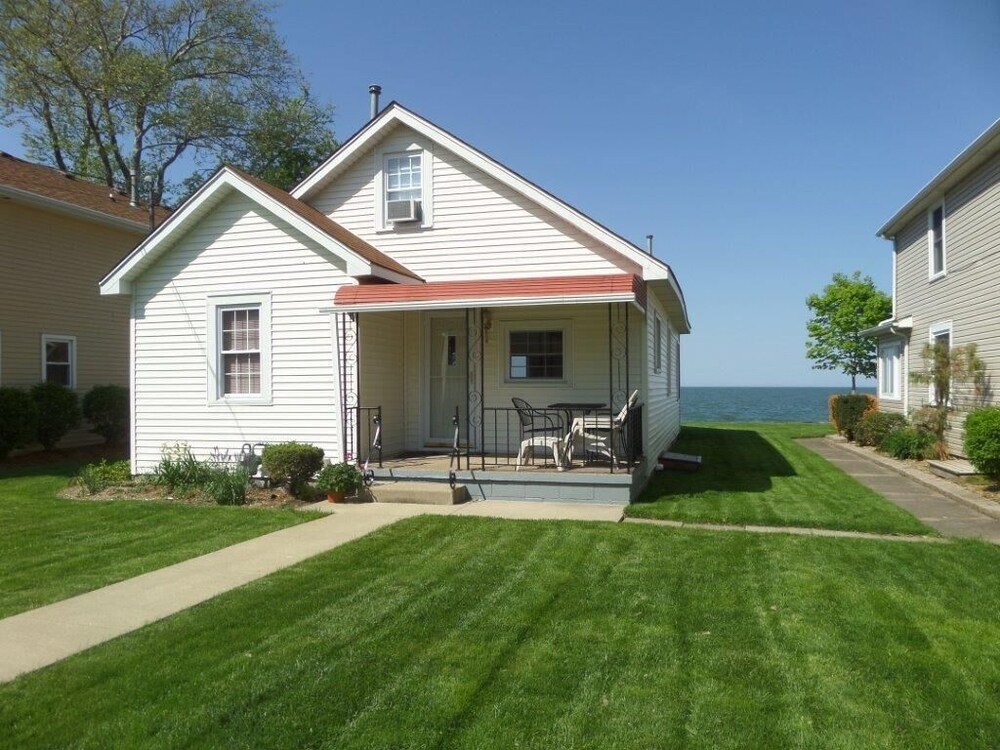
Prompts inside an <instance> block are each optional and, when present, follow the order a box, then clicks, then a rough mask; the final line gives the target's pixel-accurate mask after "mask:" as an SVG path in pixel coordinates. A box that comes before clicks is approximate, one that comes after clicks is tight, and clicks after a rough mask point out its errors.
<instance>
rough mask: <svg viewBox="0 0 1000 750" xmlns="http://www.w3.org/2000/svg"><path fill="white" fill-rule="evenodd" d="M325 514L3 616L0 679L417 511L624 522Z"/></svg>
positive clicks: (484, 507) (403, 511)
mask: <svg viewBox="0 0 1000 750" xmlns="http://www.w3.org/2000/svg"><path fill="white" fill-rule="evenodd" d="M314 508H315V509H316V510H323V511H325V512H328V513H330V516H329V517H327V518H322V519H319V520H316V521H310V522H308V523H303V524H299V525H298V526H292V527H290V528H287V529H282V530H281V531H275V532H273V533H271V534H266V535H264V536H260V537H257V538H255V539H250V540H248V541H245V542H241V543H240V544H234V545H233V546H231V547H225V548H224V549H220V550H217V551H215V552H210V553H209V554H207V555H202V556H201V557H196V558H193V559H191V560H185V561H184V562H181V563H177V564H176V565H171V566H169V567H166V568H161V569H159V570H154V571H152V572H150V573H146V574H144V575H141V576H137V577H136V578H130V579H128V580H125V581H121V582H120V583H115V584H112V585H110V586H105V587H104V588H101V589H97V590H96V591H91V592H88V593H86V594H80V595H79V596H74V597H73V598H71V599H64V600H63V601H60V602H56V603H55V604H49V605H47V606H44V607H39V608H38V609H33V610H29V611H28V612H22V613H21V614H18V615H14V616H12V617H8V618H6V619H3V620H0V683H2V682H7V681H9V680H12V679H14V678H15V677H17V676H18V675H19V674H23V673H25V672H30V671H32V670H35V669H40V668H41V667H44V666H48V665H49V664H53V663H55V662H57V661H59V660H61V659H65V658H66V657H67V656H71V655H72V654H76V653H79V652H80V651H84V650H86V649H88V648H90V647H91V646H96V645H97V644H99V643H104V642H105V641H109V640H111V639H112V638H116V637H118V636H120V635H124V634H125V633H129V632H131V631H133V630H137V629H138V628H141V627H143V626H144V625H148V624H149V623H152V622H156V621H157V620H160V619H163V618H164V617H168V616H169V615H172V614H175V613H176V612H180V611H181V610H183V609H187V608H188V607H193V606H194V605H196V604H199V603H201V602H204V601H206V600H208V599H211V598H212V597H214V596H218V595H219V594H221V593H224V592H226V591H229V590H231V589H234V588H237V587H238V586H242V585H244V584H246V583H250V582H251V581H255V580H257V579H258V578H263V577H264V576H266V575H269V574H271V573H274V572H275V571H278V570H281V569H282V568H287V567H289V566H291V565H294V564H296V563H298V562H302V561H303V560H305V559H307V558H310V557H313V556H314V555H318V554H320V553H322V552H326V551H327V550H331V549H333V548H334V547H339V546H340V545H341V544H345V543H347V542H350V541H353V540H354V539H357V538H359V537H361V536H364V535H365V534H369V533H371V532H373V531H375V530H377V529H380V528H382V527H383V526H388V525H389V524H391V523H395V522H396V521H398V520H400V519H403V518H410V517H412V516H417V515H422V514H433V515H466V516H484V517H492V518H511V519H566V520H580V521H608V522H612V523H617V522H618V521H620V520H621V518H622V514H623V510H624V509H623V508H622V507H621V506H616V505H597V504H592V503H586V504H585V503H532V502H502V501H496V500H491V501H485V502H479V503H467V504H465V505H457V506H447V505H445V506H442V505H389V504H384V503H370V504H364V505H333V506H331V505H329V504H327V503H322V504H320V503H317V504H316V506H314Z"/></svg>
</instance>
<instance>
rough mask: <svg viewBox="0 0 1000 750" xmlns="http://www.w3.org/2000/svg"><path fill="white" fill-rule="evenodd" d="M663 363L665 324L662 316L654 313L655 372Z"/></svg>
mask: <svg viewBox="0 0 1000 750" xmlns="http://www.w3.org/2000/svg"><path fill="white" fill-rule="evenodd" d="M662 365H663V324H662V323H661V322H660V316H659V315H658V314H657V313H655V312H654V313H653V372H659V371H660V370H661V369H662Z"/></svg>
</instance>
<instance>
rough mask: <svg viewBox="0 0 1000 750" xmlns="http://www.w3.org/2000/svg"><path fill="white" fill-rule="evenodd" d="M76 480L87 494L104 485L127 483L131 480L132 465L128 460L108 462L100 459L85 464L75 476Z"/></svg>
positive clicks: (95, 491) (111, 485) (98, 490)
mask: <svg viewBox="0 0 1000 750" xmlns="http://www.w3.org/2000/svg"><path fill="white" fill-rule="evenodd" d="M76 480H77V482H78V483H79V484H80V486H81V487H83V488H84V489H85V490H86V491H87V494H88V495H93V494H95V493H98V492H100V491H101V490H103V489H105V488H106V487H115V486H120V485H123V484H128V483H129V482H131V481H132V466H131V465H130V464H129V462H128V461H113V462H108V461H106V460H104V459H101V460H100V461H98V462H97V463H96V464H87V465H86V466H84V467H83V468H82V469H80V473H79V474H77V476H76Z"/></svg>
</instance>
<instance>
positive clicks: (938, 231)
mask: <svg viewBox="0 0 1000 750" xmlns="http://www.w3.org/2000/svg"><path fill="white" fill-rule="evenodd" d="M927 221H928V227H927V233H928V240H927V241H928V243H929V245H930V253H931V257H930V261H931V263H930V266H931V267H930V276H931V278H932V279H934V278H937V277H938V276H943V275H944V274H945V271H946V268H947V267H946V264H945V237H944V231H945V226H944V203H942V204H941V205H940V206H938V207H937V208H934V209H931V211H930V213H929V214H928V217H927Z"/></svg>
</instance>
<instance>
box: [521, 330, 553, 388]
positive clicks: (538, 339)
mask: <svg viewBox="0 0 1000 750" xmlns="http://www.w3.org/2000/svg"><path fill="white" fill-rule="evenodd" d="M508 362H509V366H508V372H507V375H508V377H509V378H510V380H563V379H564V376H563V332H562V331H561V330H549V331H517V330H512V331H510V340H509V359H508Z"/></svg>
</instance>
